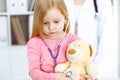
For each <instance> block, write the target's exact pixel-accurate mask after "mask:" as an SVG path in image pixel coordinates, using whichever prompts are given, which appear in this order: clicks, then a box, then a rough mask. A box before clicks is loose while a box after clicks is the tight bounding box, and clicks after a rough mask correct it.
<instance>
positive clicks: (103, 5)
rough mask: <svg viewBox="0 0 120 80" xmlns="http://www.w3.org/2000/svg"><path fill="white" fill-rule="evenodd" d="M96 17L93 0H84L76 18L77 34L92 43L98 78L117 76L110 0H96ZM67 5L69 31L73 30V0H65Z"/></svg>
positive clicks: (101, 79)
mask: <svg viewBox="0 0 120 80" xmlns="http://www.w3.org/2000/svg"><path fill="white" fill-rule="evenodd" d="M96 1H97V5H98V17H97V19H96V18H95V17H94V16H95V9H94V4H93V0H85V3H84V4H83V6H82V8H81V10H80V12H79V16H78V17H79V18H78V36H79V37H80V38H81V39H84V40H86V41H88V42H89V43H91V44H92V46H93V57H92V60H93V62H94V63H95V64H96V65H97V66H98V69H99V79H100V80H114V79H115V78H117V76H118V75H117V69H116V66H115V65H116V64H115V61H117V60H116V58H115V54H116V53H115V48H116V43H115V41H116V37H115V29H114V26H113V21H112V20H113V12H112V6H111V0H96ZM65 3H66V5H67V9H68V14H69V20H70V24H71V32H72V33H73V32H74V31H73V30H74V25H75V19H74V16H75V11H74V3H73V0H65Z"/></svg>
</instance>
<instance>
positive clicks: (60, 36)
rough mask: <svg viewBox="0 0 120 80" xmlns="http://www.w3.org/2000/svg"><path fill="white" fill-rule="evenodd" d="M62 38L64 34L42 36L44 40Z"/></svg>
mask: <svg viewBox="0 0 120 80" xmlns="http://www.w3.org/2000/svg"><path fill="white" fill-rule="evenodd" d="M63 36H64V34H61V35H59V34H58V35H57V34H55V35H54V34H53V35H47V34H44V35H43V37H44V38H62V37H63Z"/></svg>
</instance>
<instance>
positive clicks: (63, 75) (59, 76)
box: [55, 73, 72, 80]
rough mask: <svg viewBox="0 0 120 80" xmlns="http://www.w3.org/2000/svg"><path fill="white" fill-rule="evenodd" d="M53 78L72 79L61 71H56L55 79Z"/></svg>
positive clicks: (58, 79)
mask: <svg viewBox="0 0 120 80" xmlns="http://www.w3.org/2000/svg"><path fill="white" fill-rule="evenodd" d="M55 80H72V79H71V78H69V77H66V75H65V74H63V73H56V79H55Z"/></svg>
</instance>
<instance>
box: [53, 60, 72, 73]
mask: <svg viewBox="0 0 120 80" xmlns="http://www.w3.org/2000/svg"><path fill="white" fill-rule="evenodd" d="M69 65H70V63H69V61H67V62H65V63H61V64H57V65H56V67H55V72H64V71H65V70H66V69H67V67H68V66H69Z"/></svg>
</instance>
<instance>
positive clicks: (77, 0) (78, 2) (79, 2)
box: [74, 0, 85, 5]
mask: <svg viewBox="0 0 120 80" xmlns="http://www.w3.org/2000/svg"><path fill="white" fill-rule="evenodd" d="M84 2H85V0H74V5H82V4H84Z"/></svg>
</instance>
